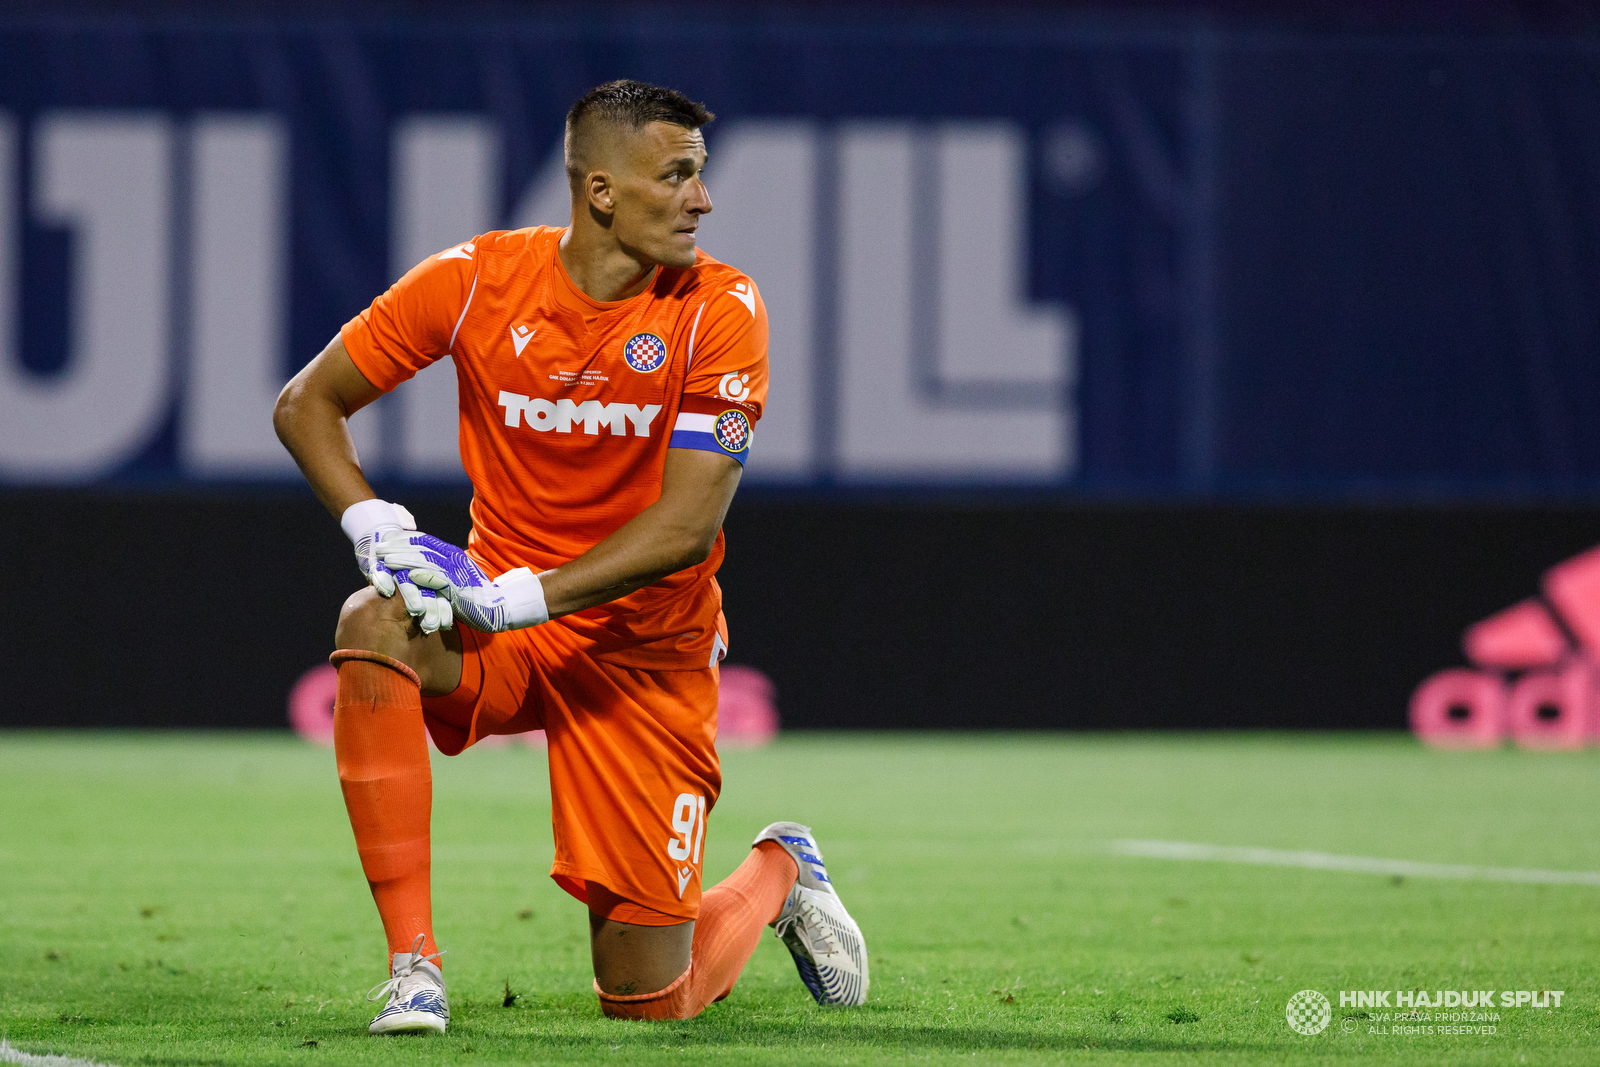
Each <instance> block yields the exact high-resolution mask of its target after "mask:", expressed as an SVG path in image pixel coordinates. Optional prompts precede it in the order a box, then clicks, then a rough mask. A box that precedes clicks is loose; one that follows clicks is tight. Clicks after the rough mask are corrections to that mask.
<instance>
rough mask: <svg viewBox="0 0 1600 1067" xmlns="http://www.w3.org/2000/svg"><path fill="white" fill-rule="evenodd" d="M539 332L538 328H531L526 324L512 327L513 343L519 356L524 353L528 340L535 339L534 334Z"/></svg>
mask: <svg viewBox="0 0 1600 1067" xmlns="http://www.w3.org/2000/svg"><path fill="white" fill-rule="evenodd" d="M538 332H539V331H538V330H530V329H528V328H527V327H526V326H514V327H512V328H511V344H512V346H513V347H514V348H516V350H517V355H518V356H519V357H520V356H521V355H522V350H523V349H524V348H527V347H528V342H529V341H531V340H533V335H534V334H536V333H538Z"/></svg>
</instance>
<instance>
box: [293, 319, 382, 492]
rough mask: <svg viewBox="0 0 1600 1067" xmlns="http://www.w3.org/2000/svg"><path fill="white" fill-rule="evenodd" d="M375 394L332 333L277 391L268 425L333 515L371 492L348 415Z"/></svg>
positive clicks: (362, 405) (342, 343)
mask: <svg viewBox="0 0 1600 1067" xmlns="http://www.w3.org/2000/svg"><path fill="white" fill-rule="evenodd" d="M378 395H379V392H378V390H377V389H375V388H373V387H372V386H371V385H370V384H368V382H367V381H366V379H365V378H362V377H361V372H360V371H358V370H356V368H355V364H354V363H352V362H351V361H350V356H349V354H348V353H346V352H345V350H344V342H343V341H342V340H340V338H338V337H335V338H334V339H333V340H332V341H331V342H329V344H328V347H327V348H325V349H323V351H322V354H321V355H319V356H318V357H317V358H316V359H314V360H312V361H311V362H310V363H308V364H306V366H305V367H304V368H303V369H302V370H301V371H300V373H299V374H296V375H295V376H294V378H293V379H292V380H291V381H290V382H289V384H288V385H286V386H284V387H283V392H282V393H281V394H279V396H278V403H277V406H276V407H275V408H274V409H273V412H272V426H273V429H275V430H276V431H277V432H278V440H280V441H282V442H283V446H284V447H285V448H287V449H288V450H289V454H290V455H291V456H293V457H294V461H295V463H296V464H298V465H299V467H300V473H302V474H304V475H305V478H306V481H307V482H308V483H310V485H311V489H312V491H313V492H314V493H316V494H317V499H318V500H321V501H322V506H323V507H325V508H327V509H328V511H329V512H331V513H332V515H333V517H334V518H336V519H337V518H339V517H340V516H341V515H343V514H344V512H345V509H346V508H348V507H349V506H350V505H351V504H354V503H356V502H357V501H358V500H370V499H372V498H373V497H374V496H375V495H376V494H375V493H373V491H372V487H371V486H370V485H368V484H367V479H366V477H365V476H364V475H363V474H362V472H361V459H360V457H359V456H357V455H356V445H355V441H354V440H353V439H352V438H351V437H350V426H349V419H350V416H351V415H353V414H355V412H356V411H358V410H359V409H360V408H361V407H364V406H365V405H366V404H368V403H370V402H371V401H372V400H373V399H374V398H376V397H377V396H378Z"/></svg>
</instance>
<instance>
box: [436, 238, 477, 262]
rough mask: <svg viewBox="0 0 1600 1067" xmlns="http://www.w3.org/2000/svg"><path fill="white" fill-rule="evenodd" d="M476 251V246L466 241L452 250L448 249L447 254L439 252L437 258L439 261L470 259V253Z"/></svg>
mask: <svg viewBox="0 0 1600 1067" xmlns="http://www.w3.org/2000/svg"><path fill="white" fill-rule="evenodd" d="M477 250H478V246H477V245H475V244H473V243H472V242H471V241H467V242H466V243H464V244H459V245H456V246H455V247H454V248H452V249H450V250H449V251H448V252H440V253H439V258H440V259H471V258H472V253H474V252H476V251H477Z"/></svg>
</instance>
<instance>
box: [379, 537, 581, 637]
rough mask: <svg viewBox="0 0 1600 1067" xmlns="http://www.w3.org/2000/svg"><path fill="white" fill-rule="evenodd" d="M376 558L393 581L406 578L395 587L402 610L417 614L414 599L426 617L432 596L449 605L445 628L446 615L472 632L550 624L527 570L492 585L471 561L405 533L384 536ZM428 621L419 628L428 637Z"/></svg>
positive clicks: (444, 543)
mask: <svg viewBox="0 0 1600 1067" xmlns="http://www.w3.org/2000/svg"><path fill="white" fill-rule="evenodd" d="M377 557H378V560H379V562H380V563H381V564H382V565H383V566H386V567H387V568H388V569H389V570H390V571H391V572H392V573H393V574H395V575H396V576H397V578H398V576H399V575H401V574H404V575H406V578H405V579H404V580H401V581H398V584H399V588H400V594H401V595H402V596H404V597H406V598H407V599H406V608H407V610H408V611H411V613H412V614H413V615H416V614H418V613H417V612H416V611H412V610H411V606H412V600H411V599H410V598H411V595H413V594H414V595H415V596H416V597H417V598H418V603H419V604H421V605H423V606H424V610H427V611H430V612H431V611H432V610H433V608H434V606H433V605H432V604H429V603H428V602H427V598H429V597H431V596H433V595H434V594H437V595H438V596H439V597H441V598H443V597H448V598H449V599H448V601H442V602H443V603H446V604H447V605H448V607H447V613H446V618H445V621H443V622H442V623H441V624H439V625H442V626H443V627H444V628H448V627H449V626H450V622H449V615H448V612H449V611H450V610H453V611H454V613H455V614H456V615H459V616H461V620H462V621H463V622H465V623H466V624H467V625H468V626H471V627H472V628H473V629H474V630H481V631H483V632H485V633H501V632H503V631H505V630H516V629H521V628H522V627H524V626H537V625H538V624H540V623H542V622H548V621H549V619H550V615H549V613H548V612H547V611H546V610H545V605H544V590H543V587H542V586H541V585H540V583H539V579H538V578H537V577H536V576H535V575H534V574H533V573H532V572H531V571H529V570H528V568H526V567H518V568H517V569H516V570H514V571H510V572H508V573H506V574H503V575H501V577H500V580H499V581H498V582H491V581H490V580H489V579H488V577H487V576H486V575H485V574H484V573H483V571H482V570H481V569H479V567H478V565H477V564H476V563H474V562H473V561H472V557H470V556H468V555H467V554H466V553H465V552H463V551H462V550H461V549H459V548H457V547H456V546H455V545H452V544H450V543H449V542H447V541H441V540H439V539H438V538H437V537H434V536H433V535H432V534H425V533H416V532H414V531H407V530H391V531H389V532H388V533H387V534H385V535H384V537H383V538H382V540H380V541H379V542H378V545H377ZM408 587H409V588H410V590H411V593H409V594H408V593H407V589H408ZM432 618H433V616H432V615H431V614H430V615H429V616H428V620H429V621H425V622H424V623H423V632H424V633H431V632H432V631H431V630H429V629H428V625H429V622H431V621H432ZM435 628H438V627H437V626H436V627H435Z"/></svg>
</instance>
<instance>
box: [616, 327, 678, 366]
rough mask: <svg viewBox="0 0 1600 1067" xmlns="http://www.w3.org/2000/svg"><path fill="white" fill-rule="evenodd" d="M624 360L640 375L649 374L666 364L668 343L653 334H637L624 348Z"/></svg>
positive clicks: (629, 339)
mask: <svg viewBox="0 0 1600 1067" xmlns="http://www.w3.org/2000/svg"><path fill="white" fill-rule="evenodd" d="M622 358H623V359H625V360H627V361H628V366H630V367H632V368H633V369H634V370H636V371H638V372H639V373H640V374H649V373H650V372H651V371H654V370H659V369H660V368H661V365H662V364H664V363H666V361H667V343H666V342H665V341H663V340H662V339H661V338H659V337H657V336H656V335H655V334H653V333H636V334H634V335H633V336H632V337H630V338H628V341H627V343H626V344H624V345H623V346H622Z"/></svg>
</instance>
